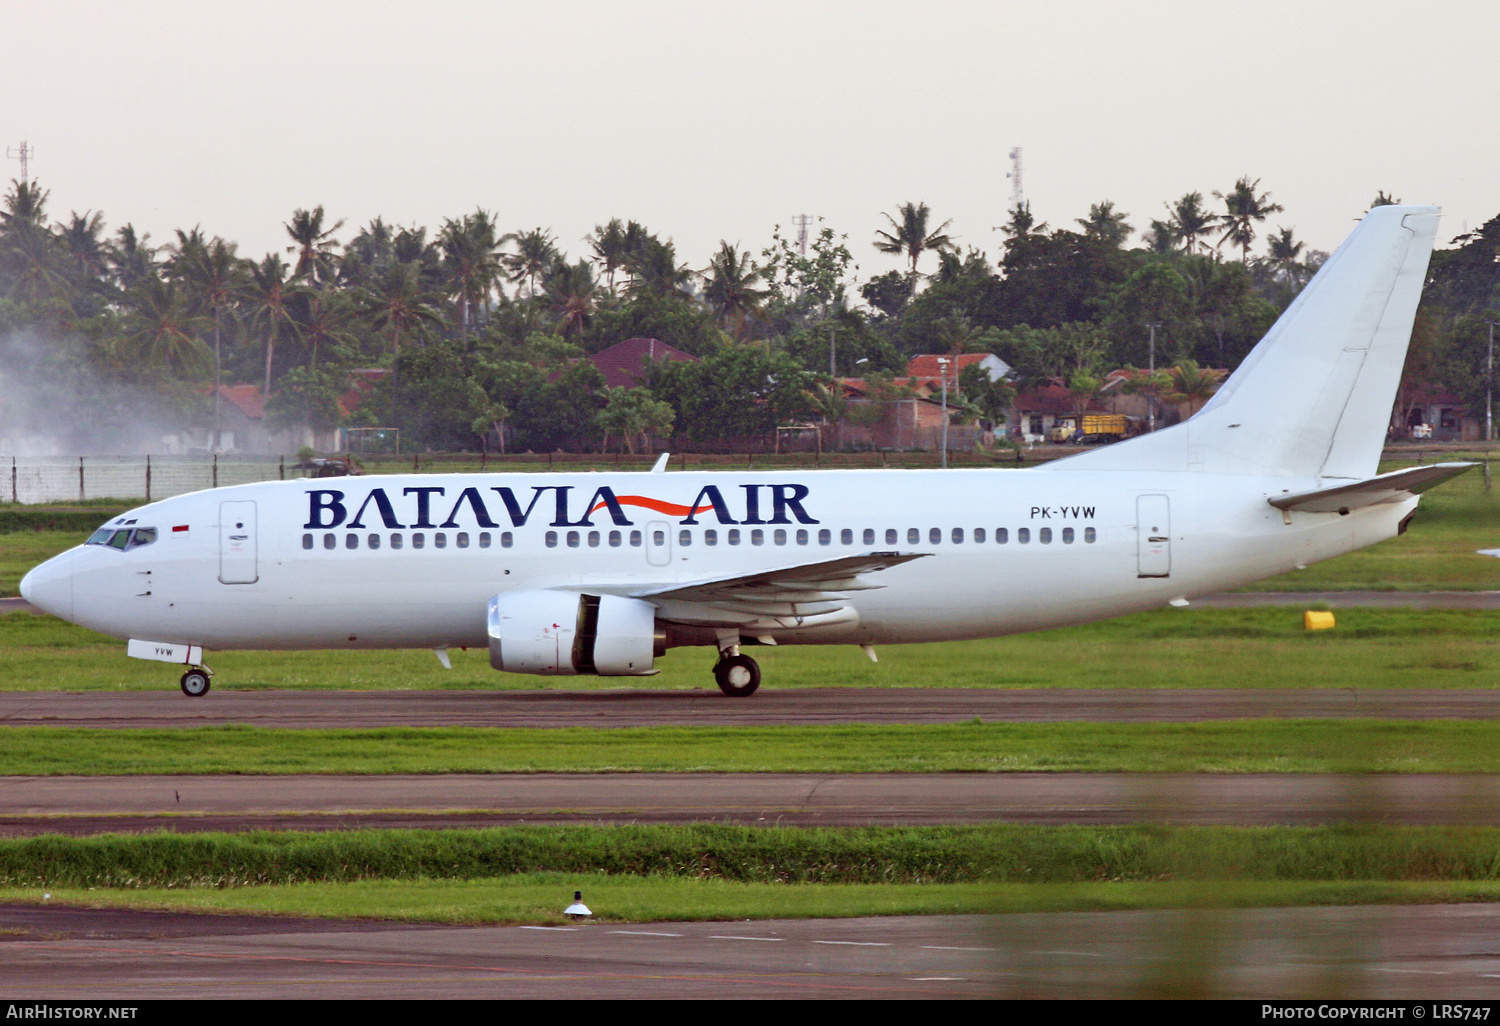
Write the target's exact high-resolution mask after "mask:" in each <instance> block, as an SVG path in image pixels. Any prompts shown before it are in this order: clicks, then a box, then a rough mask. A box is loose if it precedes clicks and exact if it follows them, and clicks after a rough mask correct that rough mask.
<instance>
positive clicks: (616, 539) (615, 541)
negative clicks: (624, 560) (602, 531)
mask: <svg viewBox="0 0 1500 1026" xmlns="http://www.w3.org/2000/svg"><path fill="white" fill-rule="evenodd" d="M622 541H624V535H622V534H620V532H619V531H611V532H609V547H610V548H612V549H618V548H619V547H620V543H621V542H622Z"/></svg>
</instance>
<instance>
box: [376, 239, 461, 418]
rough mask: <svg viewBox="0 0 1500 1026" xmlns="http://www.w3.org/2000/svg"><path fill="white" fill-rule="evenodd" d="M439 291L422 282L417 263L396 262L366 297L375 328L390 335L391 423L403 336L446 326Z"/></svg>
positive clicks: (395, 409) (397, 391) (415, 334)
mask: <svg viewBox="0 0 1500 1026" xmlns="http://www.w3.org/2000/svg"><path fill="white" fill-rule="evenodd" d="M437 298H438V297H437V296H436V294H434V293H433V292H431V291H429V290H428V289H427V288H425V287H424V286H423V284H422V278H421V267H420V265H418V264H414V263H410V264H394V265H392V266H391V267H388V268H386V271H385V273H384V274H383V275H382V276H381V278H380V280H379V282H378V283H377V284H376V286H375V287H374V288H373V289H371V290H370V291H369V292H368V293H366V295H365V296H364V304H363V305H364V313H365V315H366V316H367V317H368V318H369V323H370V326H371V327H372V328H374V329H375V330H376V331H386V330H389V331H390V334H391V426H392V427H400V424H399V422H398V421H397V412H396V411H397V401H398V397H399V395H400V373H401V370H400V368H401V338H402V336H403V335H404V336H406V337H407V339H408V340H411V339H413V338H420V337H422V335H424V334H425V333H426V332H427V331H429V330H432V329H436V328H441V327H443V315H442V313H441V312H439V310H438V308H437V305H436V300H437Z"/></svg>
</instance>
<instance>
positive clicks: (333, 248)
mask: <svg viewBox="0 0 1500 1026" xmlns="http://www.w3.org/2000/svg"><path fill="white" fill-rule="evenodd" d="M282 227H284V228H285V229H286V233H287V234H288V235H290V236H291V237H292V242H293V243H295V245H291V246H288V247H287V248H286V251H287V252H288V253H296V254H297V270H296V272H295V274H296V276H297V277H298V278H306V279H307V280H308V281H310V282H312V283H313V284H314V285H319V286H321V285H326V284H328V283H329V282H331V281H333V279H334V277H335V275H336V274H337V272H338V252H337V251H338V243H337V242H335V241H334V239H333V233H334V232H336V231H338V230H339V229H340V228H342V227H344V222H343V221H339V222H338V223H337V224H335V225H334V226H333V227H332V228H326V229H325V228H324V227H323V207H322V205H321V204H319V205H318V206H316V207H314V208H313V209H312V210H294V211H292V220H291V222H290V223H288V224H284V225H283V226H282Z"/></svg>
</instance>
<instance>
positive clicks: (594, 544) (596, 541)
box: [589, 531, 599, 549]
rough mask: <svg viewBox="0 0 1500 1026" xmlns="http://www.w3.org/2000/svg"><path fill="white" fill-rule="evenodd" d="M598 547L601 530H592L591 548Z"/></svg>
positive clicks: (590, 534)
mask: <svg viewBox="0 0 1500 1026" xmlns="http://www.w3.org/2000/svg"><path fill="white" fill-rule="evenodd" d="M598 547H599V532H598V531H590V532H589V548H591V549H597V548H598Z"/></svg>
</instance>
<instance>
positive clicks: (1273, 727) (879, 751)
mask: <svg viewBox="0 0 1500 1026" xmlns="http://www.w3.org/2000/svg"><path fill="white" fill-rule="evenodd" d="M4 737H5V745H4V749H3V751H0V775H4V776H72V775H79V776H89V775H104V774H111V775H113V774H148V773H149V774H167V773H182V774H204V773H246V774H285V773H349V774H387V773H595V772H673V773H700V772H714V773H729V772H742V773H794V772H795V773H908V772H913V773H930V772H989V773H994V772H1016V771H1050V772H1063V771H1073V772H1176V773H1326V772H1406V773H1495V772H1500V723H1497V722H1494V721H1480V720H1429V721H1419V722H1412V721H1407V720H1331V719H1318V720H1313V719H1309V720H1273V719H1263V720H1224V721H1216V722H1208V723H966V724H931V725H899V724H897V725H860V724H854V725H847V726H791V727H627V728H620V729H615V730H593V729H588V728H559V729H542V728H452V727H388V728H382V729H377V730H273V729H264V728H254V727H238V726H225V727H198V728H180V729H160V730H158V729H152V730H87V729H73V728H62V727H17V728H11V729H7V730H6V731H5V733H4Z"/></svg>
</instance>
